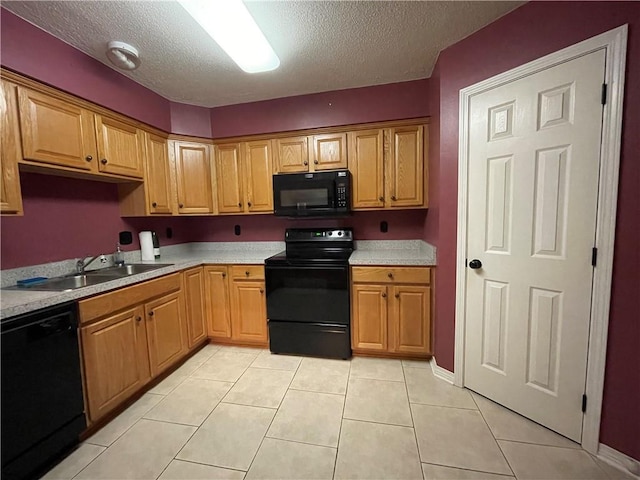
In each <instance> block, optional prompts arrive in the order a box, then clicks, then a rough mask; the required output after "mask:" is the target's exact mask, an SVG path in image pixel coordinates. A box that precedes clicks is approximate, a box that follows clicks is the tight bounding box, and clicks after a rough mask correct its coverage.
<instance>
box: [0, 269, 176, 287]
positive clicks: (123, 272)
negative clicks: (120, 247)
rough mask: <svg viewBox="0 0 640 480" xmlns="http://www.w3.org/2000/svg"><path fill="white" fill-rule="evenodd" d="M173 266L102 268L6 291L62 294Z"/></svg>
mask: <svg viewBox="0 0 640 480" xmlns="http://www.w3.org/2000/svg"><path fill="white" fill-rule="evenodd" d="M170 265H173V264H172V263H162V264H161V263H156V264H153V265H151V264H144V263H131V264H129V265H123V266H121V267H109V268H102V269H100V270H92V271H89V272H85V273H84V274H70V275H65V276H63V277H54V278H49V279H47V280H44V281H42V282H38V283H33V284H30V285H23V286H14V287H7V288H6V289H7V290H43V291H54V292H64V291H66V290H75V289H76V288H82V287H89V286H91V285H98V284H100V283H104V282H109V281H111V280H117V279H119V278H124V277H128V276H130V275H135V274H137V273H144V272H149V271H152V270H157V269H159V268H162V267H168V266H170Z"/></svg>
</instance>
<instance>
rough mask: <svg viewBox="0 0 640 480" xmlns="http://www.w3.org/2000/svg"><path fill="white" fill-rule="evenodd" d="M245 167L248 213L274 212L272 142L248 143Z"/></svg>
mask: <svg viewBox="0 0 640 480" xmlns="http://www.w3.org/2000/svg"><path fill="white" fill-rule="evenodd" d="M245 145H246V148H245V156H244V165H245V171H244V172H245V174H244V177H245V181H246V190H245V191H246V206H247V208H246V211H248V212H272V211H273V181H272V176H273V159H272V155H271V152H272V148H271V140H263V141H256V142H247V143H246V144H245Z"/></svg>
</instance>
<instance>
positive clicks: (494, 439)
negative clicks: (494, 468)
mask: <svg viewBox="0 0 640 480" xmlns="http://www.w3.org/2000/svg"><path fill="white" fill-rule="evenodd" d="M470 395H471V394H470ZM471 399H472V400H473V403H475V404H476V407H478V412H479V413H480V417H482V421H483V422H484V424H485V425H486V426H487V428H488V429H489V433H491V436H492V437H493V441H494V442H496V445H497V447H498V449H499V450H500V453H501V454H502V458H504V461H505V462H507V466H508V467H509V470H511V473H512V474H513V476H514V477H515V478H517V477H516V472H515V471H514V470H513V467H512V466H511V463H510V462H509V459H508V458H507V456H506V455H505V454H504V450H502V447H501V446H500V443H499V442H498V439H497V438H496V435H495V433H493V430H492V429H491V427H490V426H489V422H487V419H486V418H484V414H483V413H482V410H481V409H480V405H478V402H476V399H475V398H473V395H471Z"/></svg>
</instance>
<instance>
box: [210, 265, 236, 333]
mask: <svg viewBox="0 0 640 480" xmlns="http://www.w3.org/2000/svg"><path fill="white" fill-rule="evenodd" d="M204 275H205V291H206V295H205V298H206V301H207V317H208V319H209V321H208V331H209V336H210V337H212V338H214V339H229V338H231V308H230V305H229V275H228V273H227V267H225V266H206V267H204Z"/></svg>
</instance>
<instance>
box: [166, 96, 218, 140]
mask: <svg viewBox="0 0 640 480" xmlns="http://www.w3.org/2000/svg"><path fill="white" fill-rule="evenodd" d="M171 133H176V134H178V135H191V136H194V137H203V138H211V111H210V109H208V108H205V107H197V106H195V105H187V104H184V103H177V102H171Z"/></svg>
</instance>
